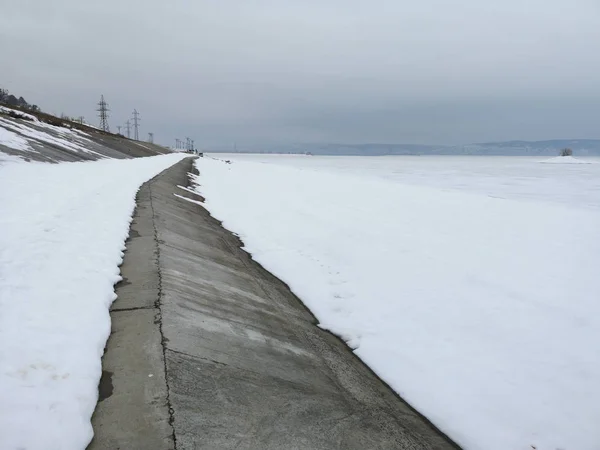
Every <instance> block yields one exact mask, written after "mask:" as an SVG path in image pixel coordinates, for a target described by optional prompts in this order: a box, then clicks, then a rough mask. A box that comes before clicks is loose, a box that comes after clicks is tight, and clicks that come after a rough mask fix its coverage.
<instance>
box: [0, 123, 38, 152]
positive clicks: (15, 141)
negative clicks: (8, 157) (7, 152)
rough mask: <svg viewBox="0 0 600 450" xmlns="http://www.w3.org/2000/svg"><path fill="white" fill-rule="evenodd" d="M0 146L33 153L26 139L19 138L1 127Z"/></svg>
mask: <svg viewBox="0 0 600 450" xmlns="http://www.w3.org/2000/svg"><path fill="white" fill-rule="evenodd" d="M0 125H2V123H0ZM0 145H4V146H6V147H10V148H13V149H15V150H22V151H26V152H32V151H34V150H33V149H32V148H31V146H30V145H29V143H28V142H27V139H25V138H23V137H21V136H19V135H18V134H17V133H14V132H13V131H10V130H8V129H6V128H2V127H0Z"/></svg>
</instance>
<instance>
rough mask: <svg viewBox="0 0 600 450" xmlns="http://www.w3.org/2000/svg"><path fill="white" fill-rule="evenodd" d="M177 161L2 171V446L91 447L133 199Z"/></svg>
mask: <svg viewBox="0 0 600 450" xmlns="http://www.w3.org/2000/svg"><path fill="white" fill-rule="evenodd" d="M180 159H182V156H181V155H163V156H155V157H149V158H140V159H131V160H102V161H96V162H85V163H83V162H80V163H63V164H43V163H22V162H21V163H15V164H6V165H3V166H0V210H1V211H2V214H1V215H0V341H1V342H2V346H0V398H1V399H2V408H0V448H2V449H19V448H22V449H28V450H36V449H43V450H58V449H60V450H70V449H84V448H85V447H86V445H87V444H88V443H89V441H90V440H91V438H92V434H93V432H92V427H91V424H90V419H91V416H92V412H93V411H94V408H95V406H96V401H97V397H98V381H99V379H100V374H101V356H102V353H103V350H104V345H105V342H106V339H107V338H108V335H109V333H110V315H109V312H108V310H109V307H110V304H111V303H112V302H113V300H114V299H115V293H114V288H113V285H114V284H115V283H116V282H117V281H119V279H120V276H119V267H118V266H119V264H120V263H121V261H122V256H123V253H122V251H123V249H124V242H125V239H126V238H127V235H128V232H129V223H130V220H131V214H132V212H133V209H134V206H135V195H136V191H137V190H138V188H139V186H140V185H141V184H142V183H143V182H145V181H146V180H148V179H150V178H152V177H153V176H155V175H156V174H157V173H159V172H160V171H162V170H163V169H166V168H167V167H169V166H171V165H172V164H174V163H175V162H177V161H179V160H180Z"/></svg>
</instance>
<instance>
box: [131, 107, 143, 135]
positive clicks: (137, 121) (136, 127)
mask: <svg viewBox="0 0 600 450" xmlns="http://www.w3.org/2000/svg"><path fill="white" fill-rule="evenodd" d="M132 114H133V138H134V139H135V140H136V141H139V140H140V133H139V128H140V120H141V119H140V113H139V112H138V111H137V109H134V110H133V113H132Z"/></svg>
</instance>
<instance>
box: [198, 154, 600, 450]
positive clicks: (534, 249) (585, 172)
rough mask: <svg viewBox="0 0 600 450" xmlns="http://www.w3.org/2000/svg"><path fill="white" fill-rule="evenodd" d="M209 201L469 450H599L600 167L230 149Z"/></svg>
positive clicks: (208, 174)
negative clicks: (298, 154)
mask: <svg viewBox="0 0 600 450" xmlns="http://www.w3.org/2000/svg"><path fill="white" fill-rule="evenodd" d="M227 158H228V159H231V160H232V164H225V163H224V162H222V161H219V160H214V159H210V158H204V159H199V160H198V162H197V165H198V168H199V171H200V176H199V178H198V182H199V184H200V186H199V187H198V190H199V192H200V193H201V194H202V195H203V196H204V197H205V198H206V202H205V205H206V207H207V208H208V209H209V210H210V211H211V212H212V213H213V214H214V215H215V216H216V217H217V218H219V219H221V220H223V221H224V226H226V227H227V228H229V229H230V230H232V231H235V232H236V233H238V234H239V235H240V237H241V239H242V240H243V241H244V242H245V246H246V248H247V250H248V251H250V252H251V253H252V254H253V257H254V258H255V259H256V260H258V261H259V262H260V263H261V264H263V265H264V266H265V267H266V268H267V269H269V270H271V271H272V272H273V273H274V274H276V275H277V276H279V277H281V278H282V279H283V280H284V281H286V282H287V283H288V284H289V285H290V286H291V288H292V289H293V290H294V292H296V293H297V294H298V295H299V297H300V298H301V299H302V300H303V301H304V302H305V303H306V305H307V306H308V307H309V308H310V309H311V310H312V311H313V312H314V313H315V314H316V316H317V318H318V319H319V320H320V322H321V326H323V327H324V328H327V329H329V330H332V331H333V332H334V333H336V334H339V335H341V336H342V337H343V338H344V339H346V340H347V342H348V344H349V345H350V346H351V347H353V348H355V352H356V354H357V355H358V356H360V357H361V358H362V359H363V360H364V361H365V362H366V363H367V364H368V365H369V366H370V367H371V368H372V369H373V370H374V371H375V372H376V373H378V374H379V375H380V376H381V377H382V378H383V379H384V380H385V381H387V382H388V383H389V384H390V385H391V386H392V387H393V388H394V389H395V390H396V391H397V392H398V393H399V394H400V395H401V396H403V397H404V398H405V399H406V400H408V401H409V402H410V403H411V404H412V405H413V406H415V407H416V408H417V409H418V410H419V411H420V412H422V413H424V414H425V415H426V416H427V417H428V418H429V419H430V420H432V422H433V423H434V424H436V425H437V426H438V427H440V428H441V429H442V430H443V431H444V432H446V433H448V434H449V435H450V437H451V438H453V439H454V440H455V441H456V442H458V443H459V444H460V445H461V446H463V447H464V448H465V449H468V450H474V449H479V450H531V449H533V448H536V449H538V450H556V449H559V448H560V449H564V450H596V449H598V448H599V446H600V434H599V432H598V426H597V422H598V418H599V417H600V390H599V389H598V387H597V381H598V379H600V352H599V351H598V348H597V346H598V345H597V343H598V342H600V303H599V301H598V300H599V299H600V277H598V267H600V237H599V233H598V230H600V201H599V199H598V196H597V192H599V190H600V165H598V164H590V165H585V166H577V167H573V166H570V167H567V166H548V165H543V164H538V163H537V160H535V159H533V160H528V159H523V158H504V159H495V158H458V159H456V158H452V157H451V158H442V159H440V158H436V157H431V158H423V157H421V158H419V157H415V158H410V157H408V158H405V157H397V158H319V157H314V158H308V157H269V156H254V157H251V156H247V157H238V156H227Z"/></svg>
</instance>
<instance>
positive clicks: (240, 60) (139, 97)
mask: <svg viewBox="0 0 600 450" xmlns="http://www.w3.org/2000/svg"><path fill="white" fill-rule="evenodd" d="M0 11H1V13H0V55H1V56H2V62H1V63H0V86H3V87H5V88H7V89H9V90H10V91H11V92H12V93H14V94H17V95H23V96H24V97H25V98H26V99H27V100H28V101H29V102H32V103H37V104H38V105H40V106H41V107H42V109H43V110H45V111H48V112H54V113H57V114H60V113H63V112H64V113H66V114H69V115H72V116H79V115H84V116H85V117H86V119H88V120H89V121H90V122H93V123H96V124H97V122H98V120H97V118H96V117H95V115H96V113H95V111H94V109H95V103H96V102H97V101H98V100H99V97H100V94H104V95H105V97H106V100H107V101H108V102H109V104H110V107H111V109H112V111H111V117H110V119H109V122H110V125H111V129H112V130H116V125H122V124H123V123H124V122H125V120H127V118H128V117H130V113H131V111H132V110H133V108H137V109H138V110H139V111H140V113H141V117H142V128H141V134H143V135H144V136H146V135H147V132H148V131H153V132H154V133H155V136H156V139H157V140H158V141H160V142H162V143H165V144H171V145H172V144H173V140H174V138H175V137H184V136H190V137H195V139H196V143H197V145H198V146H200V147H204V148H210V146H215V145H233V142H237V143H238V146H243V145H244V144H245V143H254V144H256V143H261V142H265V143H278V142H290V143H292V142H339V143H342V142H343V143H366V142H381V143H383V142H394V143H433V144H458V143H469V142H480V141H491V140H509V139H530V140H535V139H552V138H600V1H599V0H410V1H405V0H212V1H208V0H195V1H191V0H170V1H165V0H104V1H92V2H88V1H84V0H52V1H46V0H0Z"/></svg>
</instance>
